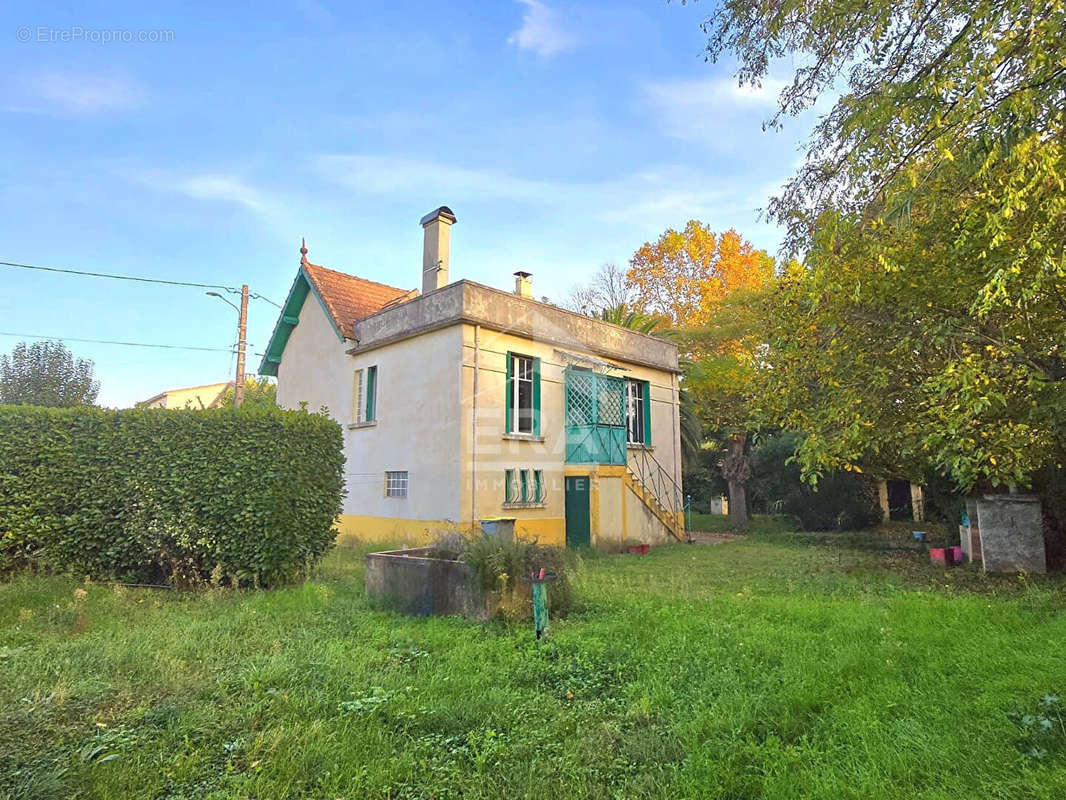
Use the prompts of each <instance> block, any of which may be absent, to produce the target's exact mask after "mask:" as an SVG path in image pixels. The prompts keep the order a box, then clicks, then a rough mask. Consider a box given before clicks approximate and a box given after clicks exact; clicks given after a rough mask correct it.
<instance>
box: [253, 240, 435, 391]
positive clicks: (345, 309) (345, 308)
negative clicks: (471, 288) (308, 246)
mask: <svg viewBox="0 0 1066 800" xmlns="http://www.w3.org/2000/svg"><path fill="white" fill-rule="evenodd" d="M308 294H313V295H314V296H315V299H316V300H318V303H319V305H321V306H322V310H323V311H325V312H326V318H327V319H329V321H330V324H331V325H332V326H333V331H334V332H335V333H336V334H337V338H338V339H339V340H341V341H344V340H345V339H352V338H354V334H353V332H352V323H354V322H356V321H358V320H361V319H363V318H364V317H368V316H370V315H371V314H376V313H377V312H378V311H381V310H382V309H383V308H385V307H386V306H388V305H393V304H396V303H398V302H403V301H405V300H409V299H411V298H412V297H416V296H418V290H417V289H399V288H397V287H395V286H388V285H387V284H384V283H378V282H377V281H368V280H366V279H365V278H359V277H357V276H355V275H348V274H346V273H344V272H337V271H336V270H333V269H327V268H326V267H322V266H319V265H318V264H312V263H311V262H310V261H308V260H307V258H306V256H305V257H304V258H303V259H301V261H300V270H299V272H297V273H296V280H294V281H293V284H292V288H291V289H290V290H289V296H288V297H287V298H286V299H285V305H284V306H283V307H282V309H281V314H280V315H279V316H278V321H277V323H276V324H275V325H274V332H273V333H272V334H271V335H270V342H269V344H268V345H267V349H266V352H265V353H264V354H263V360H262V361H261V362H260V364H259V374H260V375H275V376H276V375H277V374H278V364H280V363H281V355H282V353H283V352H284V350H285V345H286V343H287V342H288V341H289V336H290V335H291V334H292V330H293V328H295V327H296V323H297V322H298V321H299V317H300V310H301V309H302V308H303V305H304V301H305V300H306V299H307V295H308Z"/></svg>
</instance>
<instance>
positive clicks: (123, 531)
mask: <svg viewBox="0 0 1066 800" xmlns="http://www.w3.org/2000/svg"><path fill="white" fill-rule="evenodd" d="M343 464H344V455H343V450H342V437H341V432H340V428H339V426H338V425H337V424H336V423H335V422H333V421H331V420H329V419H328V418H327V417H325V416H322V415H318V414H308V413H305V412H302V411H282V410H277V409H273V410H241V411H233V410H228V409H213V410H207V411H176V410H167V409H131V410H121V411H107V410H102V409H98V408H72V409H46V408H33V407H29V406H0V566H3V565H4V564H5V563H6V564H7V565H8V566H9V567H11V566H20V565H34V566H41V567H44V568H47V569H54V570H59V571H68V572H73V573H75V574H78V575H89V576H91V577H93V578H103V579H121V580H135V581H143V582H159V581H166V582H168V583H171V584H175V585H183V584H190V583H197V582H202V581H205V580H206V579H207V578H208V577H209V576H210V575H211V573H212V571H214V573H215V575H216V576H217V575H219V574H223V575H225V576H226V577H227V578H228V580H229V582H230V583H232V584H238V585H269V584H273V583H278V582H282V581H285V580H290V579H292V578H294V577H295V576H296V575H298V574H299V573H300V571H301V570H302V569H304V568H305V567H306V566H307V565H309V564H310V563H312V562H313V561H315V560H316V559H318V558H319V557H320V556H321V555H322V554H323V553H324V552H325V551H326V549H327V548H328V547H329V546H330V544H331V543H332V541H333V538H334V533H333V530H332V526H333V520H334V518H335V517H336V515H337V514H338V513H339V511H340V500H341V496H342V491H343Z"/></svg>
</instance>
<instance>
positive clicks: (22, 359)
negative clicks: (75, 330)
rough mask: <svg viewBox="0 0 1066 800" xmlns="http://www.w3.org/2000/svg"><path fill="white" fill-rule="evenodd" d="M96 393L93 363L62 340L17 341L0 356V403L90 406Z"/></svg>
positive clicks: (96, 386) (67, 406)
mask: <svg viewBox="0 0 1066 800" xmlns="http://www.w3.org/2000/svg"><path fill="white" fill-rule="evenodd" d="M99 393H100V383H99V381H97V380H96V379H95V378H94V376H93V362H92V361H91V360H89V359H84V358H79V359H75V358H74V354H73V353H71V352H70V350H68V349H67V347H66V346H65V345H64V344H63V343H62V342H58V341H41V342H34V343H33V344H27V343H26V342H19V343H18V344H17V345H15V347H14V349H13V350H12V351H11V352H10V353H9V354H6V355H3V356H0V403H3V404H9V405H33V406H50V407H53V408H69V407H71V406H87V405H92V404H93V402H94V401H95V400H96V396H97V395H98V394H99Z"/></svg>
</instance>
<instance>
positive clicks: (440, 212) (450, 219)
mask: <svg viewBox="0 0 1066 800" xmlns="http://www.w3.org/2000/svg"><path fill="white" fill-rule="evenodd" d="M438 217H439V218H440V219H441V220H443V221H444V222H447V223H448V224H449V225H450V224H452V223H454V222H455V212H453V211H452V210H451V209H450V208H448V206H441V207H440V208H438V209H437V210H436V211H430V212H429V213H428V214H426V215H425V216H424V217H422V222H421V224H422V226H423V227H425V226H426V225H428V224H429V223H431V222H433V221H434V220H435V219H437V218H438Z"/></svg>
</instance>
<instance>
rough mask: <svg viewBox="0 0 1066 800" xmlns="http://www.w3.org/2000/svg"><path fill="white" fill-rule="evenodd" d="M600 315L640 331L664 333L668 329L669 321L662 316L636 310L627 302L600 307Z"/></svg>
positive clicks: (604, 318) (616, 323)
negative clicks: (609, 306)
mask: <svg viewBox="0 0 1066 800" xmlns="http://www.w3.org/2000/svg"><path fill="white" fill-rule="evenodd" d="M599 317H600V319H602V320H603V321H604V322H610V323H611V324H612V325H618V326H619V327H622V328H629V330H631V331H637V332H639V333H647V334H653V335H662V334H663V333H665V332H666V329H667V322H666V320H665V319H663V318H662V317H655V316H652V315H650V314H643V313H641V312H640V311H635V310H633V309H631V308H630V307H629V306H627V305H626V304H625V303H619V304H618V305H616V306H612V307H611V308H603V309H600V314H599Z"/></svg>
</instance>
